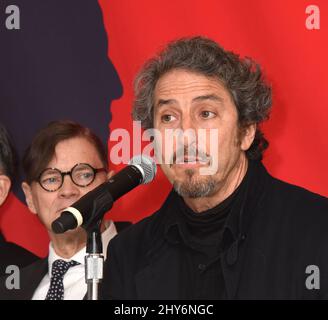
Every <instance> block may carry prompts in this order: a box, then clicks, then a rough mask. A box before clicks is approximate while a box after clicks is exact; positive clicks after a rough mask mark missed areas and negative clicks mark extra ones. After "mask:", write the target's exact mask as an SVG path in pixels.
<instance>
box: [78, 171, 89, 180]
mask: <svg viewBox="0 0 328 320" xmlns="http://www.w3.org/2000/svg"><path fill="white" fill-rule="evenodd" d="M91 177H93V172H79V173H78V174H77V175H75V178H76V179H78V180H87V179H90V178H91Z"/></svg>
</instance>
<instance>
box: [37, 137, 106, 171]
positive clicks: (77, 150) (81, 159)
mask: <svg viewBox="0 0 328 320" xmlns="http://www.w3.org/2000/svg"><path fill="white" fill-rule="evenodd" d="M78 163H87V164H89V165H91V166H92V167H94V168H101V167H103V166H104V164H103V162H102V159H101V156H100V154H99V151H98V150H97V148H96V146H95V145H94V144H93V143H92V142H91V141H89V140H88V139H87V138H84V137H75V138H71V139H67V140H63V141H60V142H58V143H57V145H56V147H55V150H54V154H53V156H52V158H51V160H50V161H49V162H48V164H47V165H46V167H45V168H57V169H59V170H62V171H69V170H71V169H72V168H73V167H74V166H75V165H76V164H78ZM45 168H43V170H44V169H45Z"/></svg>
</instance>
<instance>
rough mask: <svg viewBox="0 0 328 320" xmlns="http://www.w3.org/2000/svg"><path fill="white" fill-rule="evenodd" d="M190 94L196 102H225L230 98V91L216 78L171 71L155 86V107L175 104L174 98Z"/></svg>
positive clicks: (188, 72) (183, 71) (194, 73)
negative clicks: (207, 100) (206, 100)
mask: <svg viewBox="0 0 328 320" xmlns="http://www.w3.org/2000/svg"><path fill="white" fill-rule="evenodd" d="M185 94H188V95H189V96H191V99H192V100H193V101H195V102H197V101H202V100H205V99H206V98H208V99H210V100H216V101H218V102H223V101H224V100H225V99H226V98H227V96H229V92H228V90H227V89H226V88H225V87H224V85H223V84H222V83H221V82H220V81H219V79H217V78H214V77H207V76H205V75H203V74H200V73H196V72H192V71H187V70H171V71H169V72H167V73H165V74H164V75H162V76H161V77H160V78H159V79H158V81H157V83H156V86H155V90H154V98H155V101H154V102H155V105H159V106H160V105H162V104H163V101H165V104H168V103H172V102H175V101H174V97H176V96H180V95H181V96H183V95H185Z"/></svg>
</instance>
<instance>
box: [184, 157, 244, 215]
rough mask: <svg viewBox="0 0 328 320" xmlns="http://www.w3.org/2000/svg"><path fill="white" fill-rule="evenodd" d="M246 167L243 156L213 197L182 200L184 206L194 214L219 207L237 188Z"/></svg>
mask: <svg viewBox="0 0 328 320" xmlns="http://www.w3.org/2000/svg"><path fill="white" fill-rule="evenodd" d="M247 167H248V160H247V158H246V156H245V155H242V156H241V158H240V159H239V160H238V162H237V163H236V165H235V167H234V168H233V169H232V170H231V171H230V173H229V174H228V175H227V177H226V178H225V180H224V181H223V182H222V186H220V188H219V190H218V191H217V192H216V193H215V194H214V195H213V196H210V197H202V198H195V199H193V198H184V201H185V203H186V205H187V206H188V207H189V208H191V209H192V210H193V211H194V212H204V211H206V210H209V209H212V208H214V207H215V206H217V205H219V204H220V203H221V202H222V201H224V200H225V199H226V198H228V197H229V196H230V195H231V194H232V193H233V192H234V191H235V190H236V189H237V188H238V186H239V185H240V183H241V182H242V180H243V178H244V177H245V175H246V172H247Z"/></svg>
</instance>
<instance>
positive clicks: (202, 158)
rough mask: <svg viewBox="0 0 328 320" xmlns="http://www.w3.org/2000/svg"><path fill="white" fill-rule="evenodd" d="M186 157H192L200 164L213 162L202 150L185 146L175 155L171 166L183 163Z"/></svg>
mask: <svg viewBox="0 0 328 320" xmlns="http://www.w3.org/2000/svg"><path fill="white" fill-rule="evenodd" d="M186 157H191V158H194V159H195V162H196V161H199V162H208V161H211V158H212V157H211V156H210V155H209V154H208V153H206V152H205V151H202V150H197V149H196V148H194V147H188V146H184V147H183V148H179V149H178V150H177V151H175V152H174V153H173V156H172V159H171V161H170V164H171V165H173V164H175V163H183V162H184V161H185V158H186Z"/></svg>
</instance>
